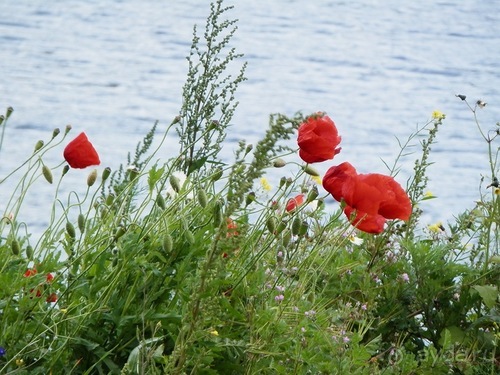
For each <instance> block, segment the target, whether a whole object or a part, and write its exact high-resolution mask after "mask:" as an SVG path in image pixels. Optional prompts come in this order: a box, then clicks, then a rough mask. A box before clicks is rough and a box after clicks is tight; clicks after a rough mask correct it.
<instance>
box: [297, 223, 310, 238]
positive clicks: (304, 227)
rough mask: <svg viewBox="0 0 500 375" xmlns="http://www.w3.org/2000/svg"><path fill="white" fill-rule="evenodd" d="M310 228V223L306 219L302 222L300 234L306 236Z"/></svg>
mask: <svg viewBox="0 0 500 375" xmlns="http://www.w3.org/2000/svg"><path fill="white" fill-rule="evenodd" d="M308 229H309V224H308V223H307V221H305V220H304V221H303V222H302V223H301V224H300V228H299V236H305V235H306V234H307V231H308Z"/></svg>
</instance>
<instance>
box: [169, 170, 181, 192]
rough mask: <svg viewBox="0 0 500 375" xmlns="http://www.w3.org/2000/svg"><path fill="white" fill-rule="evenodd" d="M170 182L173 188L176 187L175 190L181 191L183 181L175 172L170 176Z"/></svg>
mask: <svg viewBox="0 0 500 375" xmlns="http://www.w3.org/2000/svg"><path fill="white" fill-rule="evenodd" d="M168 180H169V182H170V186H172V189H174V191H175V192H176V193H178V192H179V191H181V188H182V186H181V181H180V180H179V179H178V178H177V177H175V176H174V175H173V174H171V175H170V177H169V178H168Z"/></svg>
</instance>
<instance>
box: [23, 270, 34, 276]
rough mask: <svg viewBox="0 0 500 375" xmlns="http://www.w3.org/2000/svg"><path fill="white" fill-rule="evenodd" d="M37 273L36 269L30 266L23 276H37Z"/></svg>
mask: <svg viewBox="0 0 500 375" xmlns="http://www.w3.org/2000/svg"><path fill="white" fill-rule="evenodd" d="M36 274H37V271H36V269H34V268H30V269H27V270H26V272H25V273H24V274H23V276H24V277H31V276H35V275H36Z"/></svg>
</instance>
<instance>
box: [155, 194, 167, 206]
mask: <svg viewBox="0 0 500 375" xmlns="http://www.w3.org/2000/svg"><path fill="white" fill-rule="evenodd" d="M155 202H156V205H157V206H158V207H160V208H161V209H162V210H164V209H165V208H166V207H167V206H166V205H165V198H163V195H161V194H158V195H157V196H156V201H155Z"/></svg>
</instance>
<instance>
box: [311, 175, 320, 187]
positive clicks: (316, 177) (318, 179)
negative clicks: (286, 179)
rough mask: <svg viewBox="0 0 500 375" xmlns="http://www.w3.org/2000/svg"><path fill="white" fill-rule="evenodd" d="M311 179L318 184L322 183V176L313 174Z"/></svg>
mask: <svg viewBox="0 0 500 375" xmlns="http://www.w3.org/2000/svg"><path fill="white" fill-rule="evenodd" d="M311 180H313V181H314V182H316V183H317V184H318V185H321V176H311Z"/></svg>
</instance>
